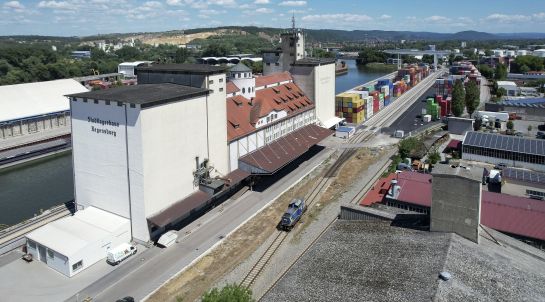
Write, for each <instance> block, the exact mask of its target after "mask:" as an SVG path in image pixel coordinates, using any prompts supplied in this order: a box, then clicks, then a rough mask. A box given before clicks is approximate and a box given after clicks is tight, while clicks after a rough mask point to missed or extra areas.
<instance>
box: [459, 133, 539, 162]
mask: <svg viewBox="0 0 545 302" xmlns="http://www.w3.org/2000/svg"><path fill="white" fill-rule="evenodd" d="M462 159H465V160H474V161H481V162H487V163H491V164H499V163H505V164H507V165H508V166H512V167H519V168H527V169H531V170H535V171H541V172H544V171H545V140H540V139H533V138H525V137H518V136H507V135H502V134H495V133H484V132H474V131H470V132H467V133H466V135H465V136H464V140H463V141H462Z"/></svg>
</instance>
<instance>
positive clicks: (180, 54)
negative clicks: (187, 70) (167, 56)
mask: <svg viewBox="0 0 545 302" xmlns="http://www.w3.org/2000/svg"><path fill="white" fill-rule="evenodd" d="M190 55H191V53H190V52H189V50H187V48H178V49H177V50H176V54H175V55H174V62H175V63H185V61H187V58H189V56H190Z"/></svg>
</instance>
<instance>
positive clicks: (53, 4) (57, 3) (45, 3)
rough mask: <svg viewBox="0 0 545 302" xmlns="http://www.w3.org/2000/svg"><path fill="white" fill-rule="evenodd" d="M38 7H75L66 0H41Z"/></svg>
mask: <svg viewBox="0 0 545 302" xmlns="http://www.w3.org/2000/svg"><path fill="white" fill-rule="evenodd" d="M38 7H41V8H53V9H73V8H74V7H73V6H72V5H70V3H68V2H66V1H54V0H52V1H40V3H38Z"/></svg>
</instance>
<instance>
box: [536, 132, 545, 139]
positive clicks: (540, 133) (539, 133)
mask: <svg viewBox="0 0 545 302" xmlns="http://www.w3.org/2000/svg"><path fill="white" fill-rule="evenodd" d="M536 137H537V138H544V137H545V132H541V131H538V132H537V133H536Z"/></svg>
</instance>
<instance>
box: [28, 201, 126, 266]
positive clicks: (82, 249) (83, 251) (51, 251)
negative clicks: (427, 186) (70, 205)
mask: <svg viewBox="0 0 545 302" xmlns="http://www.w3.org/2000/svg"><path fill="white" fill-rule="evenodd" d="M26 238H27V244H26V249H27V252H28V253H29V254H31V255H32V256H33V259H35V260H39V261H40V262H43V263H45V264H46V265H47V266H49V267H51V268H52V269H54V270H56V271H58V272H59V273H61V274H63V275H66V276H67V277H72V276H74V275H75V274H77V273H79V272H81V271H83V270H84V269H85V268H87V267H89V266H91V265H93V264H95V263H96V262H98V261H100V260H102V259H103V258H104V257H105V255H106V253H107V252H108V250H110V249H112V248H114V247H116V246H117V245H119V244H121V243H126V242H129V241H130V240H131V230H130V222H129V220H128V219H127V218H123V217H121V216H118V215H115V214H112V213H110V212H107V211H104V210H101V209H98V208H96V207H87V208H85V209H84V210H80V211H77V212H76V213H75V214H74V215H73V216H69V217H66V218H63V219H59V220H56V221H53V222H51V223H48V224H47V225H45V226H43V227H41V228H39V229H37V230H34V231H32V232H30V233H29V234H27V235H26Z"/></svg>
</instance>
